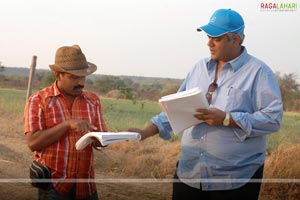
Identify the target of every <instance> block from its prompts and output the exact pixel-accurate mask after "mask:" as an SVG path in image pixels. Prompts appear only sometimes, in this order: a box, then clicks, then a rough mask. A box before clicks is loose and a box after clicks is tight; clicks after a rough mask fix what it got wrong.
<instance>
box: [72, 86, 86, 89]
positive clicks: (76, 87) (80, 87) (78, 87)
mask: <svg viewBox="0 0 300 200" xmlns="http://www.w3.org/2000/svg"><path fill="white" fill-rule="evenodd" d="M83 88H84V85H76V86H74V89H83Z"/></svg>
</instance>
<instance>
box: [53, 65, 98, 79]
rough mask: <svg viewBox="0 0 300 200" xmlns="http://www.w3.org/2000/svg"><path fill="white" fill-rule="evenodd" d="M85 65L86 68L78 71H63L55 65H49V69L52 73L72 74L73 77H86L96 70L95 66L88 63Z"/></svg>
mask: <svg viewBox="0 0 300 200" xmlns="http://www.w3.org/2000/svg"><path fill="white" fill-rule="evenodd" d="M87 64H88V67H87V68H85V69H80V70H65V69H63V68H61V67H59V66H57V65H49V67H50V69H51V70H52V71H56V72H66V73H70V74H73V75H75V76H88V75H90V74H92V73H94V72H95V71H96V70H97V66H96V65H95V64H93V63H90V62H87Z"/></svg>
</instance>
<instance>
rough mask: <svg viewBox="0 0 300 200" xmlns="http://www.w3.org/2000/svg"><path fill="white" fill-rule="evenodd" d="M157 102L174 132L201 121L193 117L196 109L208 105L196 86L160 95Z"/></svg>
mask: <svg viewBox="0 0 300 200" xmlns="http://www.w3.org/2000/svg"><path fill="white" fill-rule="evenodd" d="M159 103H160V105H161V106H162V109H163V111H164V112H165V113H166V115H167V117H168V119H169V122H170V124H171V127H172V129H173V132H174V133H176V134H178V133H180V132H182V131H183V130H184V129H186V128H189V127H191V126H193V125H196V124H199V123H201V122H202V121H200V120H198V119H197V118H195V117H194V114H196V113H197V112H196V109H198V108H206V109H207V108H208V107H209V104H208V102H207V99H206V97H205V95H204V94H203V92H202V90H201V89H200V88H198V87H197V88H193V89H190V90H186V91H183V92H178V93H175V94H170V95H167V96H164V97H161V98H160V99H159Z"/></svg>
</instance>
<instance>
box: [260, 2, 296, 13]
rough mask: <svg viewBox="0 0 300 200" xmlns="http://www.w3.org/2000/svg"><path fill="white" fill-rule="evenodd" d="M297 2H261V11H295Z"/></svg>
mask: <svg viewBox="0 0 300 200" xmlns="http://www.w3.org/2000/svg"><path fill="white" fill-rule="evenodd" d="M297 8H298V3H295V2H281V3H280V2H262V3H260V10H261V11H297Z"/></svg>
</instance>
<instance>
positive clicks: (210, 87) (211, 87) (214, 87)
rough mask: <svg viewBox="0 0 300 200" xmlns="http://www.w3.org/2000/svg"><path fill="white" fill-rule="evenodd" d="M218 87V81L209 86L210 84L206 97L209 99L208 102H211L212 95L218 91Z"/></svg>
mask: <svg viewBox="0 0 300 200" xmlns="http://www.w3.org/2000/svg"><path fill="white" fill-rule="evenodd" d="M217 87H218V84H217V82H216V81H214V82H212V83H211V84H210V85H209V86H208V90H207V93H206V95H205V96H206V99H207V101H208V104H211V99H212V95H213V93H214V92H215V91H216V89H217Z"/></svg>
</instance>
